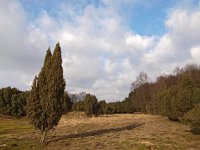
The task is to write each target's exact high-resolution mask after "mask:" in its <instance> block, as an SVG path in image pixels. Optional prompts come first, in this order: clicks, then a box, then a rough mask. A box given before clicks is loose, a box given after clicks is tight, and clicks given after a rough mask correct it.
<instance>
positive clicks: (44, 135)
mask: <svg viewBox="0 0 200 150" xmlns="http://www.w3.org/2000/svg"><path fill="white" fill-rule="evenodd" d="M46 135H47V129H45V130H44V131H43V132H42V138H41V141H40V143H41V144H43V143H44V142H45V138H46Z"/></svg>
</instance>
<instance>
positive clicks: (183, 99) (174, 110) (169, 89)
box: [128, 64, 200, 133]
mask: <svg viewBox="0 0 200 150" xmlns="http://www.w3.org/2000/svg"><path fill="white" fill-rule="evenodd" d="M128 99H129V100H130V101H132V103H133V105H134V107H135V109H136V111H139V112H142V113H147V114H153V115H164V116H167V117H168V118H169V120H172V121H180V122H184V123H188V124H190V125H191V127H192V132H194V133H200V109H199V108H200V107H199V104H200V66H198V65H194V64H192V65H187V66H186V67H184V68H181V69H180V68H176V69H175V70H174V73H173V74H169V75H162V76H159V77H158V78H157V79H156V81H155V82H150V81H149V78H148V75H147V74H146V73H144V72H141V73H140V74H139V76H138V77H137V79H136V80H135V81H134V82H133V83H132V85H131V92H130V93H129V96H128Z"/></svg>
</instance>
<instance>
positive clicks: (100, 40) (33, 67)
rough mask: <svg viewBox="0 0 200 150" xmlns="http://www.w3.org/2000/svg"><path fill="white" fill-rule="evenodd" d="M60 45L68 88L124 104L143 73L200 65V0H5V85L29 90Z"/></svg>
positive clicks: (1, 60)
mask: <svg viewBox="0 0 200 150" xmlns="http://www.w3.org/2000/svg"><path fill="white" fill-rule="evenodd" d="M58 41H59V42H60V44H61V48H62V58H63V69H64V77H65V80H66V89H65V90H66V91H69V92H71V93H79V92H82V91H84V92H89V93H92V94H94V95H96V96H97V98H98V99H99V100H106V101H118V100H123V99H124V98H125V97H127V96H128V94H129V92H130V85H131V83H132V82H133V81H135V80H136V77H137V76H138V74H139V73H140V72H141V71H144V72H146V73H147V74H148V76H149V77H150V79H151V81H155V79H156V77H158V76H159V75H163V74H169V73H172V72H173V70H174V69H175V67H184V66H185V65H186V64H191V63H196V64H200V59H199V58H200V0H31V1H30V0H9V1H8V0H0V87H7V86H11V87H17V88H18V89H20V90H30V89H31V84H32V81H33V78H34V76H35V75H38V73H39V72H40V70H41V67H42V65H43V59H44V57H45V53H46V50H47V49H48V47H50V48H51V50H52V51H53V50H54V47H55V44H56V43H57V42H58Z"/></svg>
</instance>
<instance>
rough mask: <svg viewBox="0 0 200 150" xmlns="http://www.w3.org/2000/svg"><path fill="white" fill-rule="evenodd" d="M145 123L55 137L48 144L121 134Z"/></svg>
mask: <svg viewBox="0 0 200 150" xmlns="http://www.w3.org/2000/svg"><path fill="white" fill-rule="evenodd" d="M143 124H144V123H141V124H137V123H135V124H131V125H128V126H124V127H118V128H110V129H102V130H94V131H88V132H82V133H77V134H69V135H62V136H55V137H52V138H51V139H49V140H48V141H47V142H46V144H49V143H51V142H57V141H60V140H64V139H67V138H83V137H88V136H98V135H103V134H106V133H113V132H120V131H124V130H132V129H134V128H137V127H139V126H142V125H143Z"/></svg>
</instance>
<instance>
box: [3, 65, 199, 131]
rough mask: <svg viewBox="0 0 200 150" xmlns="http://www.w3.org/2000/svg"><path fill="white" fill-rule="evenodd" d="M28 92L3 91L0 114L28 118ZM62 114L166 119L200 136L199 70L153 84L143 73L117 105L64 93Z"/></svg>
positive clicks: (178, 73)
mask: <svg viewBox="0 0 200 150" xmlns="http://www.w3.org/2000/svg"><path fill="white" fill-rule="evenodd" d="M28 96H29V91H20V90H18V89H17V88H11V87H5V88H1V89H0V113H1V114H5V115H11V116H15V117H23V116H26V101H27V97H28ZM62 108H63V110H62V111H63V113H67V112H69V111H82V112H85V113H86V114H87V115H88V116H91V115H92V116H99V115H103V114H115V113H135V112H140V113H144V114H152V115H163V116H167V117H168V118H169V120H172V121H179V122H181V123H186V124H189V125H190V126H191V131H192V132H193V133H195V134H200V66H198V65H195V64H192V65H186V66H185V67H184V68H176V69H175V70H174V72H173V74H169V75H161V76H159V77H158V78H157V79H156V81H155V82H151V81H150V80H149V78H148V75H147V74H146V73H145V72H141V73H140V74H139V75H138V77H137V78H136V80H135V81H134V82H133V83H132V84H131V91H130V93H129V95H128V97H127V98H125V99H124V100H122V101H117V102H108V103H107V102H106V101H105V100H101V101H98V100H97V98H96V96H95V95H92V94H86V93H82V95H81V98H80V96H78V95H76V94H74V95H73V94H69V93H67V92H65V93H64V100H63V106H62Z"/></svg>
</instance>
